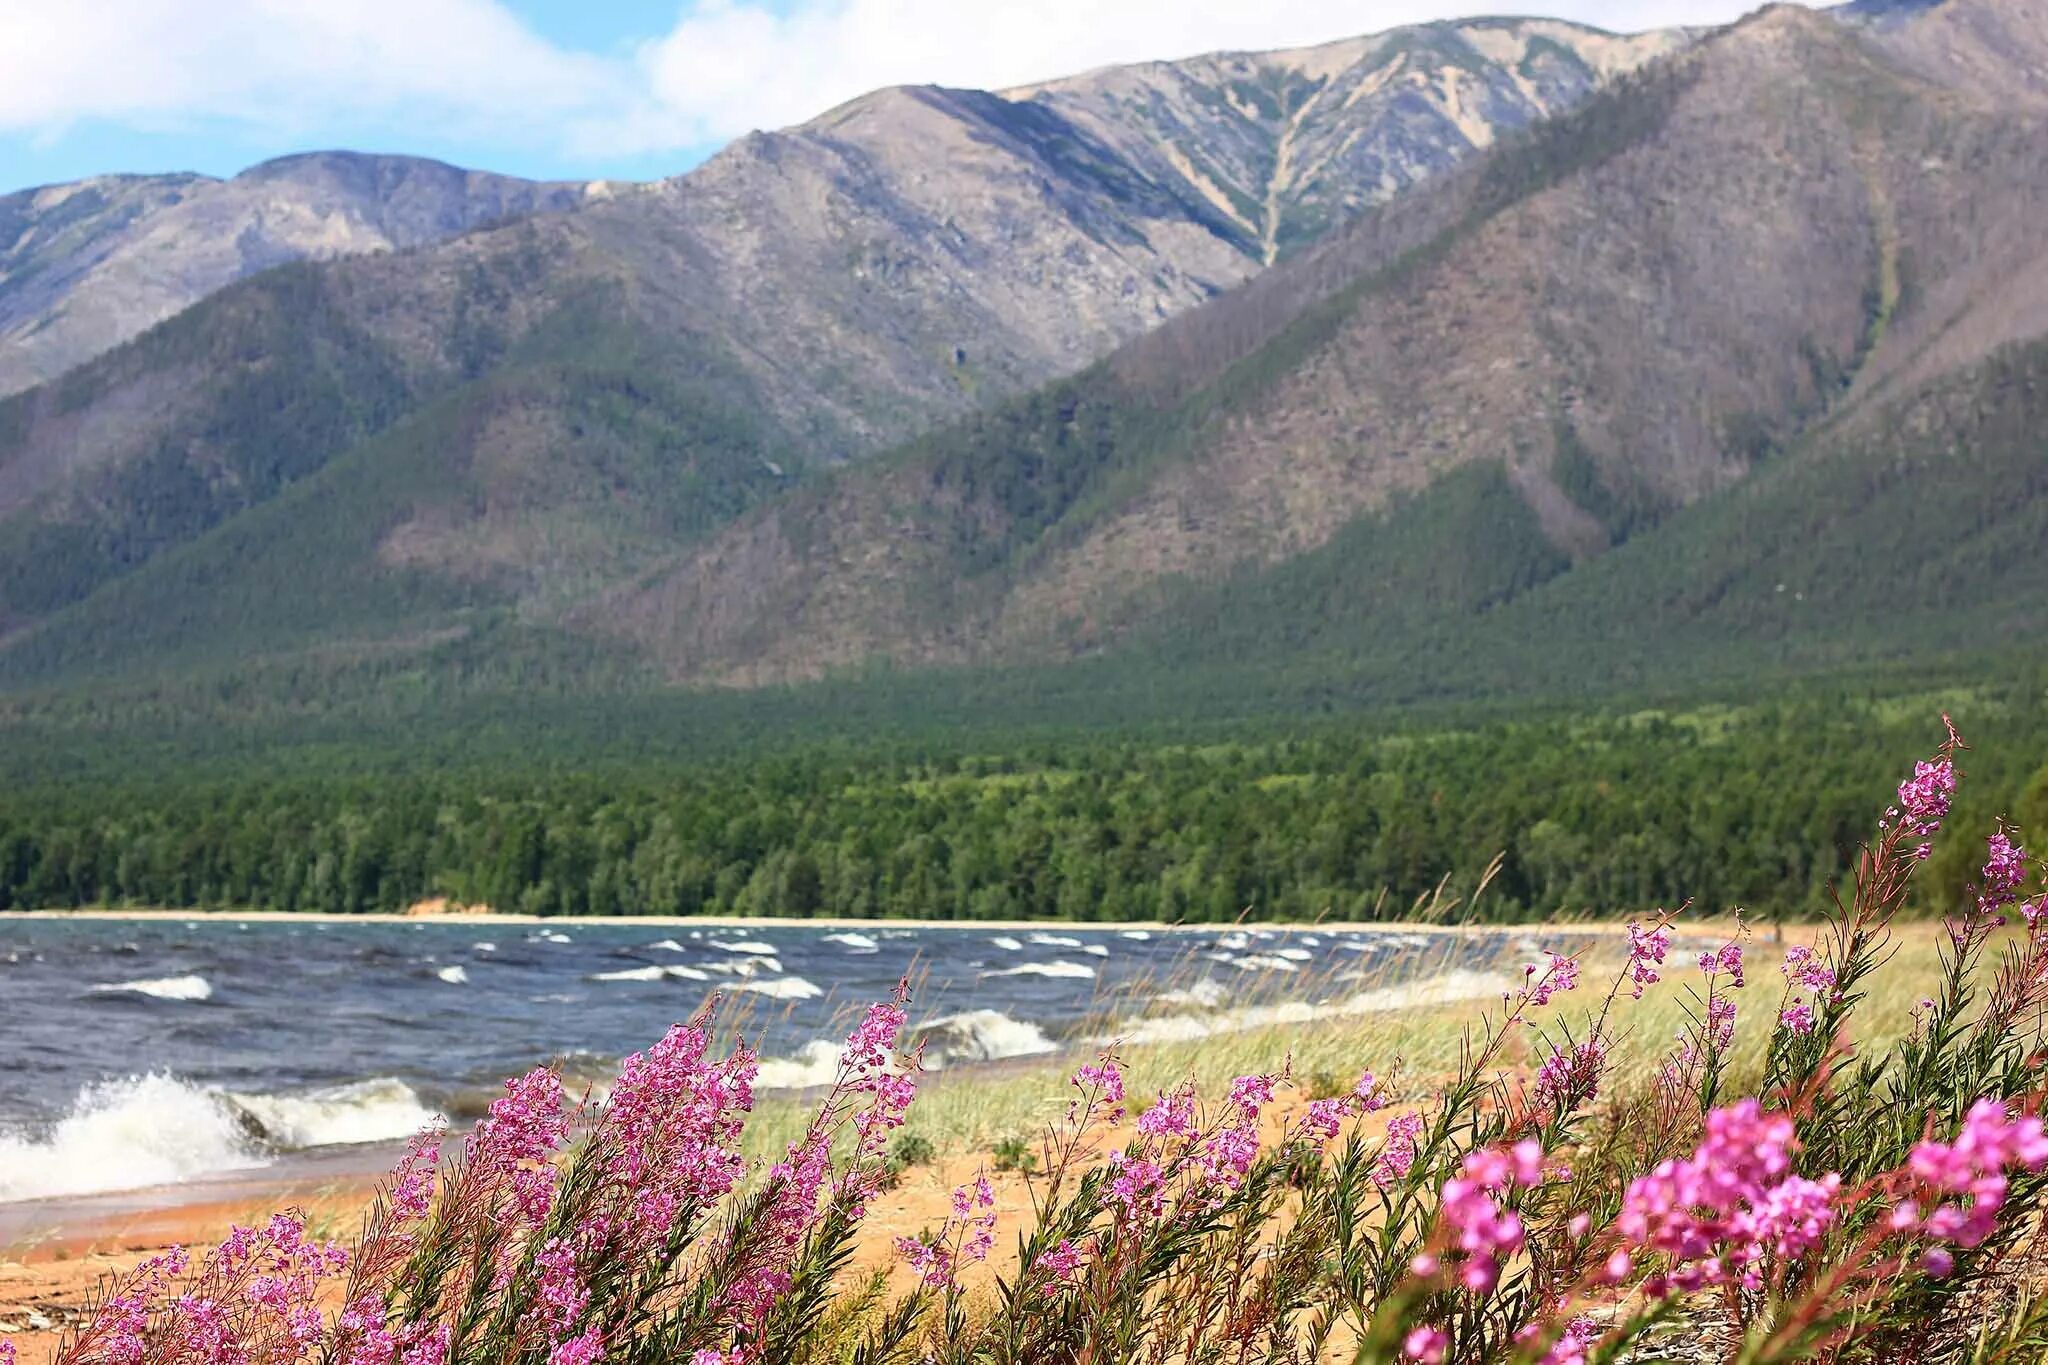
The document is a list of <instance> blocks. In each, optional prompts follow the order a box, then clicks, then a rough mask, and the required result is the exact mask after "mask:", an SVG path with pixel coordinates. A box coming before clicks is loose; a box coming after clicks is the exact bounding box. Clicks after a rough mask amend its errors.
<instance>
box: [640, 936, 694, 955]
mask: <svg viewBox="0 0 2048 1365" xmlns="http://www.w3.org/2000/svg"><path fill="white" fill-rule="evenodd" d="M647 948H648V951H649V952H656V953H687V952H688V951H690V950H689V949H688V948H685V947H684V946H683V945H682V944H680V943H678V942H676V941H675V940H674V939H672V938H665V939H662V940H660V941H659V942H657V943H650V944H648V945H647Z"/></svg>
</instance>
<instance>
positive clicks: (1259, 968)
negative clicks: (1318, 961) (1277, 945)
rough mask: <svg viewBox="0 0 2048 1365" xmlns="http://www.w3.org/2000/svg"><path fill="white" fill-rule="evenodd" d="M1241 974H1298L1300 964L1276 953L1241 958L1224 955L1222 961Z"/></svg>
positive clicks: (1250, 954) (1255, 954) (1247, 954)
mask: <svg viewBox="0 0 2048 1365" xmlns="http://www.w3.org/2000/svg"><path fill="white" fill-rule="evenodd" d="M1222 960H1223V961H1225V962H1228V963H1229V964H1230V965H1231V966H1233V967H1235V968H1237V969H1238V970H1239V971H1241V972H1298V971H1300V970H1301V967H1300V964H1298V963H1295V962H1292V961H1289V960H1288V959H1287V958H1284V957H1282V956H1280V955H1279V954H1278V953H1246V954H1245V955H1244V956H1243V957H1237V956H1235V955H1226V956H1224V958H1223V959H1222Z"/></svg>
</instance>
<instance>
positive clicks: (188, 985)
mask: <svg viewBox="0 0 2048 1365" xmlns="http://www.w3.org/2000/svg"><path fill="white" fill-rule="evenodd" d="M93 991H94V993H95V994H98V995H122V994H126V995H146V996H149V997H150V998H152V999H155V1000H186V1001H198V1000H211V999H212V998H213V983H212V982H210V981H208V980H207V979H206V978H205V977H203V976H199V975H196V974H192V975H186V976H159V977H152V978H150V979H148V980H145V981H115V982H106V983H102V984H100V985H97V986H94V987H93Z"/></svg>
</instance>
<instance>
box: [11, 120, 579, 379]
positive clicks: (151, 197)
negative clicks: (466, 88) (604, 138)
mask: <svg viewBox="0 0 2048 1365" xmlns="http://www.w3.org/2000/svg"><path fill="white" fill-rule="evenodd" d="M611 192H612V189H611V187H610V186H608V185H606V184H605V183H603V182H601V181H600V182H593V183H589V184H542V183H537V182H535V181H531V180H518V179H514V178H513V177H511V176H503V175H490V174H487V173H484V172H481V171H465V170H461V169H458V168H457V167H454V166H447V165H443V164H442V163H440V162H438V161H427V160H423V159H421V158H419V157H407V156H365V155H360V154H357V153H353V152H313V153H308V154H306V155H302V156H288V157H282V158H280V159H278V160H275V161H266V162H264V163H263V164H262V165H260V166H254V167H251V168H250V169H248V170H246V171H244V172H242V173H241V174H240V175H237V176H235V177H234V178H233V179H231V180H216V179H213V178H211V177H209V176H203V175H107V176H96V177H94V178H93V179H91V180H81V181H76V182H73V183H71V184H67V185H46V186H42V187H40V188H37V189H28V190H21V191H18V192H16V193H13V194H9V195H5V196H0V395H4V394H9V393H15V392H18V391H20V390H22V389H25V388H29V387H32V386H33V385H36V384H39V383H42V382H43V381H45V380H48V379H54V378H55V377H56V376H58V375H60V374H62V373H63V372H64V371H66V370H68V369H71V368H72V367H73V366H75V365H77V364H79V363H80V362H82V361H85V360H88V359H90V358H92V357H93V356H96V355H98V354H100V353H101V352H103V351H105V350H108V349H109V348H111V347H113V346H116V345H119V344H120V343H121V342H123V341H126V340H128V339H129V338H130V337H132V336H135V335H136V334H137V333H139V332H141V331H143V330H144V329H146V328H148V327H151V326H153V325H155V324H156V323H158V322H161V321H163V320H164V319H165V318H167V317H169V316H170V315H171V314H173V313H176V312H178V311H180V310H181V309H184V308H186V307H189V306H190V305H192V304H193V303H196V302H197V301H199V300H200V299H202V298H204V297H206V296H207V295H208V294H211V293H213V292H214V291H215V290H217V289H220V288H222V287H223V286H225V285H228V284H231V283H233V282H234V281H236V280H239V279H241V278H243V277H244V276H247V275H253V274H255V273H256V272H257V271H259V270H267V269H269V268H270V267H271V266H274V265H278V264H281V263H283V262H285V261H295V260H302V259H306V258H308V257H330V256H349V255H361V254H363V253H365V252H372V251H395V250H403V249H406V248H408V247H415V246H422V245H425V244H427V243H430V242H438V241H442V240H444V239H446V238H449V237H453V236H455V235H457V234H459V233H463V232H467V231H469V230H471V229H472V228H476V227H479V226H482V225H484V224H487V223H493V222H499V221H502V220H504V219H507V218H514V217H521V216H524V215H527V214H531V213H542V212H559V211H561V210H564V209H569V208H573V207H575V206H576V205H578V204H580V203H583V202H584V201H585V200H587V199H591V198H603V197H605V196H607V195H609V194H610V193H611Z"/></svg>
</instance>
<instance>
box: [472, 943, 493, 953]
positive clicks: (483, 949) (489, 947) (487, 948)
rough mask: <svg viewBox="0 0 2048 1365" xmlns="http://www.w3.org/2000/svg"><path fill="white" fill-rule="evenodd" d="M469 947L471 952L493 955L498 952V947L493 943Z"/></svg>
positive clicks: (475, 944)
mask: <svg viewBox="0 0 2048 1365" xmlns="http://www.w3.org/2000/svg"><path fill="white" fill-rule="evenodd" d="M469 946H470V949H471V950H472V951H474V952H479V953H495V952H497V951H498V945H497V944H495V943H472V944H470V945H469Z"/></svg>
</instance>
